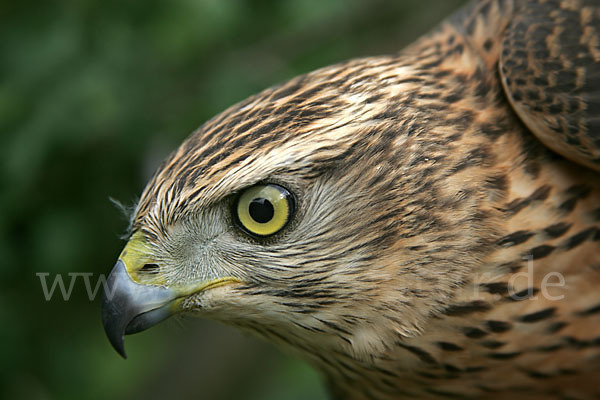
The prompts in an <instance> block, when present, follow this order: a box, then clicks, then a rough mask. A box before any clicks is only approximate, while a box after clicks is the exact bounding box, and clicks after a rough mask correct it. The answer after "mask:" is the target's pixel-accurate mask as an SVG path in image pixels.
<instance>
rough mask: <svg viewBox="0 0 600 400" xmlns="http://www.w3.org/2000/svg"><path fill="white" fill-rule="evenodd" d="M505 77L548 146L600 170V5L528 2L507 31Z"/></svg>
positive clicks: (521, 111) (569, 0) (593, 0)
mask: <svg viewBox="0 0 600 400" xmlns="http://www.w3.org/2000/svg"><path fill="white" fill-rule="evenodd" d="M500 74H501V77H502V83H503V85H504V89H505V91H506V94H507V96H508V98H509V100H510V102H511V103H512V105H513V107H514V109H515V111H516V113H517V114H518V115H519V117H520V118H521V120H522V121H523V122H524V123H525V124H526V125H527V126H528V127H529V129H531V131H532V132H533V133H534V134H535V135H536V136H537V137H538V138H539V139H540V140H541V141H542V142H543V143H544V144H545V145H546V146H548V147H550V148H551V149H553V150H554V151H556V152H558V153H560V154H562V155H563V156H565V157H567V158H569V159H571V160H573V161H575V162H577V163H579V164H583V165H586V166H588V167H590V168H592V169H595V170H597V171H600V2H598V0H546V1H542V0H528V1H524V2H523V3H522V7H520V8H519V9H518V10H517V12H516V14H515V17H514V19H513V20H512V21H511V23H510V24H509V26H508V27H507V29H506V32H505V36H504V39H503V43H502V53H501V55H500Z"/></svg>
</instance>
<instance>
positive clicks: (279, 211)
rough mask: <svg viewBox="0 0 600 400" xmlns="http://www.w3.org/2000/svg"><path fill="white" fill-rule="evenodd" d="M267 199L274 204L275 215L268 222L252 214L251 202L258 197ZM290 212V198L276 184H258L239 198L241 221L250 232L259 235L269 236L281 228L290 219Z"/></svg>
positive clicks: (238, 212) (238, 211) (238, 207)
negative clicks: (258, 219) (260, 220)
mask: <svg viewBox="0 0 600 400" xmlns="http://www.w3.org/2000/svg"><path fill="white" fill-rule="evenodd" d="M261 198H262V199H265V200H267V201H269V202H270V203H271V205H272V206H273V216H272V218H271V219H270V220H268V221H266V222H259V221H256V220H255V219H254V218H253V217H252V216H251V215H250V204H251V203H252V201H254V200H257V199H261ZM289 214H290V204H289V199H288V198H287V196H286V193H285V192H282V190H281V189H279V187H278V186H275V185H256V186H253V187H251V188H249V189H247V190H246V191H245V192H243V193H242V195H241V196H240V198H239V201H238V204H237V216H238V218H239V220H240V223H241V224H242V225H243V227H244V228H245V229H247V230H248V231H249V232H250V233H252V234H255V235H258V236H269V235H273V234H275V233H277V232H278V231H279V230H281V229H282V228H283V227H284V226H285V224H286V223H287V221H288V218H289Z"/></svg>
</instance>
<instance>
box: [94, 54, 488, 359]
mask: <svg viewBox="0 0 600 400" xmlns="http://www.w3.org/2000/svg"><path fill="white" fill-rule="evenodd" d="M414 65H418V63H416V62H415V61H414V60H406V62H402V60H401V59H397V58H393V57H378V58H372V59H369V58H367V59H361V60H356V61H350V62H347V63H343V64H339V65H336V66H332V67H328V68H324V69H321V70H318V71H316V72H313V73H310V74H308V75H304V76H301V77H299V78H296V79H293V80H291V81H289V82H287V83H285V84H282V85H279V86H277V87H274V88H271V89H268V90H266V91H264V92H262V93H260V94H258V95H256V96H254V97H251V98H249V99H248V100H246V101H244V102H242V103H240V104H238V105H235V106H233V107H231V108H230V109H228V110H226V111H225V112H223V113H222V114H220V115H218V116H216V117H215V118H213V119H212V120H210V121H208V122H207V123H205V124H204V125H203V126H202V127H200V128H199V129H198V130H197V131H196V132H194V133H193V134H192V135H191V136H190V137H189V138H188V139H187V140H186V141H185V142H184V143H183V144H182V145H181V146H180V147H179V148H178V149H177V150H176V151H175V152H174V153H173V154H172V155H171V156H170V157H169V158H168V159H167V160H166V161H165V162H164V163H163V164H162V165H161V166H160V168H159V169H158V171H157V172H156V173H155V175H154V177H153V178H152V179H151V181H150V182H149V183H148V185H147V187H146V188H145V190H144V192H143V194H142V196H141V198H140V201H139V203H138V205H137V207H136V209H135V213H134V215H133V218H132V234H131V236H130V239H129V241H128V243H127V245H126V246H125V248H124V250H123V252H122V253H121V255H120V257H119V260H118V262H117V264H116V266H115V268H114V269H113V272H112V273H111V275H110V276H109V278H108V282H107V286H106V289H105V296H104V300H103V323H104V326H105V329H106V332H107V334H108V336H109V338H110V340H111V342H112V343H113V345H114V346H115V348H116V349H117V350H118V351H119V352H120V353H121V354H122V355H124V348H123V335H124V334H126V333H134V332H137V331H140V330H143V329H146V328H148V327H150V326H152V325H154V324H155V323H157V322H159V321H161V320H162V319H164V318H166V317H168V316H170V315H172V314H177V313H181V312H189V313H197V314H200V315H203V316H207V317H209V318H213V319H217V320H220V321H223V322H226V323H228V324H232V325H235V326H237V327H240V328H243V329H249V330H252V331H254V332H256V333H258V334H259V335H261V336H264V337H267V338H269V339H270V340H274V341H276V342H278V343H280V344H283V345H285V346H289V347H291V348H294V349H297V350H298V349H299V350H301V352H302V353H304V354H305V355H306V354H308V355H309V357H310V356H313V357H315V358H318V357H319V354H320V352H322V351H323V350H324V349H328V350H330V349H335V350H336V351H338V352H344V353H346V354H350V355H351V356H352V357H356V358H360V357H366V356H367V355H372V354H374V353H375V352H382V351H385V349H386V343H389V339H390V337H393V338H397V337H398V336H414V335H417V334H418V333H419V332H420V331H421V329H422V325H423V322H424V321H425V320H427V318H429V317H430V316H431V315H433V314H435V313H437V312H440V310H442V309H443V308H444V306H445V305H446V304H448V302H449V300H450V299H451V298H452V297H453V295H454V293H455V291H456V290H457V288H458V287H460V286H461V285H462V284H463V283H464V282H465V281H466V280H467V277H468V275H469V273H470V271H472V269H473V268H474V265H476V263H477V257H478V254H479V250H478V249H481V248H482V247H483V246H485V244H486V243H488V242H489V240H488V239H489V238H488V237H486V236H485V235H483V234H482V232H490V231H492V230H490V229H488V228H487V227H486V229H484V227H483V224H485V222H484V221H485V219H484V218H476V217H474V216H476V215H480V214H478V212H477V211H478V210H480V209H481V207H482V204H483V202H484V197H486V196H487V194H484V191H483V189H482V188H481V180H480V179H478V177H479V176H480V175H482V172H478V171H470V175H469V176H470V177H471V178H469V179H465V176H464V175H463V174H461V173H460V170H456V171H454V173H450V172H449V171H450V168H451V166H452V163H451V162H448V160H447V157H449V155H451V154H452V148H453V146H458V145H459V143H457V139H456V138H457V137H459V135H460V134H462V133H463V132H464V131H465V130H467V129H471V128H470V126H469V121H467V120H466V119H465V118H462V119H461V118H458V117H460V116H463V117H464V109H463V108H461V105H460V104H454V105H452V106H451V107H450V106H449V107H448V108H447V109H440V107H439V106H437V107H436V105H435V104H433V103H428V102H419V101H418V95H419V93H423V92H424V91H426V90H428V86H427V84H426V83H423V79H424V78H423V77H425V76H426V73H423V72H420V71H418V70H415V69H414V67H412V66H414ZM415 75H419V76H421V79H420V80H416V79H409V78H410V77H413V76H415ZM452 79H453V78H452V77H450V76H446V77H443V76H442V77H438V78H437V79H436V82H437V83H439V82H443V81H444V80H446V81H447V82H448V84H451V83H452V82H453V81H452ZM461 82H463V81H461V80H457V81H456V82H454V83H453V84H455V85H458V84H460V83H461ZM449 138H454V139H453V140H451V139H449ZM467 146H474V147H475V146H477V143H471V144H467ZM463 153H464V151H463ZM478 174H479V175H478ZM488 192H489V191H488Z"/></svg>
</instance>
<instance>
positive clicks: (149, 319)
mask: <svg viewBox="0 0 600 400" xmlns="http://www.w3.org/2000/svg"><path fill="white" fill-rule="evenodd" d="M177 297H178V296H177V294H176V293H175V291H173V290H171V289H168V288H165V287H161V286H154V285H141V284H139V283H136V282H134V281H133V280H132V279H131V277H130V276H129V274H128V273H127V269H126V268H125V263H124V262H123V261H122V260H121V259H119V260H118V261H117V263H116V265H115V266H114V268H113V270H112V271H111V273H110V275H109V276H108V279H107V281H106V285H105V287H104V292H103V296H102V325H103V326H104V331H105V332H106V335H107V336H108V339H109V340H110V343H111V344H112V345H113V347H114V348H115V350H116V351H117V352H118V353H119V354H120V355H121V356H122V357H123V358H127V356H126V354H125V345H124V336H125V335H130V334H132V333H137V332H141V331H143V330H145V329H148V328H150V327H151V326H153V325H156V324H158V323H159V322H161V321H163V320H165V319H166V318H168V317H170V316H171V315H173V314H174V313H175V302H174V300H175V299H176V298H177Z"/></svg>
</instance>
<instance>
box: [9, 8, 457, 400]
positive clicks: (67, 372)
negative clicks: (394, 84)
mask: <svg viewBox="0 0 600 400" xmlns="http://www.w3.org/2000/svg"><path fill="white" fill-rule="evenodd" d="M463 2H464V1H463V0H438V1H436V0H409V1H382V0H360V1H359V0H339V1H334V0H285V1H284V0H279V1H277V0H273V1H266V0H262V1H250V0H235V1H234V0H196V1H195V0H171V1H156V0H146V1H138V2H125V1H113V0H71V1H63V2H44V1H31V0H23V1H16V0H13V1H12V2H11V1H8V2H7V1H3V2H0V79H1V80H0V82H1V83H0V163H1V169H0V182H1V188H2V189H1V194H0V267H1V272H2V278H1V279H0V398H3V399H4V398H6V399H9V398H10V399H80V398H86V399H101V398H117V399H120V398H129V399H142V398H144V399H147V398H163V397H167V396H169V397H174V398H181V399H238V398H239V399H273V400H274V399H324V398H325V396H326V394H325V390H324V389H323V384H322V381H321V378H320V377H319V375H318V374H317V373H316V372H314V371H313V370H312V369H311V368H310V367H308V366H307V365H306V364H304V363H302V362H301V361H299V360H296V359H294V358H291V357H288V356H286V355H284V354H282V353H280V352H279V351H278V350H277V349H275V348H274V347H272V346H271V345H269V344H267V343H263V342H261V341H259V340H257V339H254V338H252V337H246V336H244V335H241V334H240V333H238V332H237V331H235V330H234V329H233V328H229V327H225V326H221V325H219V324H217V323H215V322H212V321H204V320H199V319H191V318H185V319H172V320H169V321H167V322H166V323H163V324H161V325H159V326H157V327H156V328H153V329H151V330H149V331H147V332H144V333H141V334H138V335H136V336H131V337H128V340H127V341H126V344H127V350H128V355H129V359H128V360H127V361H124V360H122V359H121V358H119V356H118V355H117V353H116V352H114V351H113V350H112V348H111V347H110V345H109V343H108V341H107V340H106V338H105V337H104V333H103V330H102V326H101V323H100V307H99V296H98V297H97V298H96V299H94V300H93V301H92V300H90V299H89V296H88V294H87V291H86V287H85V284H84V280H83V279H82V277H81V276H79V277H77V278H75V279H76V280H75V281H74V285H73V292H72V294H71V296H70V299H69V300H68V301H65V300H63V296H62V294H61V293H60V291H59V289H58V288H57V289H56V291H55V292H54V294H53V296H52V299H51V300H49V301H46V300H45V296H44V292H43V289H42V285H41V278H40V277H39V276H38V275H36V274H37V273H42V272H43V273H48V274H49V275H48V276H47V277H46V279H47V283H48V285H49V286H50V285H51V284H52V282H53V281H54V279H55V278H56V276H62V277H63V278H64V282H65V285H66V286H67V288H68V286H69V284H70V279H71V277H69V275H68V273H70V272H71V273H72V272H85V273H93V275H92V276H91V277H90V278H91V279H90V282H91V284H92V289H93V288H94V287H95V285H96V282H97V280H98V277H99V276H100V274H106V273H108V272H109V271H110V269H111V267H112V265H113V263H114V261H115V259H116V257H117V255H118V254H119V252H120V250H121V247H122V246H123V242H122V241H121V239H120V238H119V236H120V234H121V233H123V231H124V229H125V227H126V224H127V222H126V220H125V218H124V217H123V215H122V214H121V212H120V211H119V210H118V209H117V208H116V207H115V206H114V205H113V204H111V202H110V201H109V198H110V197H112V198H115V199H118V200H120V201H121V202H123V203H124V204H126V205H132V204H133V203H134V202H135V199H136V196H137V195H138V194H139V193H140V192H141V190H142V188H143V186H144V184H145V182H146V180H147V179H148V178H149V176H150V175H151V173H152V171H153V170H154V168H156V167H157V165H158V163H159V162H160V161H161V160H162V159H163V158H164V157H165V156H166V155H167V154H168V153H169V152H170V151H171V150H173V149H174V148H175V147H176V146H177V145H178V144H179V143H180V142H181V141H182V140H183V139H184V138H185V137H186V136H187V135H188V134H189V133H190V132H191V131H192V130H194V129H195V128H196V127H197V126H199V125H200V124H201V123H203V122H204V121H206V120H207V119H208V118H210V117H212V116H213V115H215V114H216V113H218V112H219V111H221V110H223V109H225V108H226V107H228V106H229V105H232V104H233V103H235V102H238V101H240V100H242V99H243V98H245V97H247V96H248V95H251V94H253V93H256V92H258V91H260V90H261V89H263V88H266V87H268V86H271V85H273V84H275V83H278V82H281V81H283V80H286V79H288V78H291V77H293V76H295V75H298V74H301V73H304V72H308V71H310V70H313V69H316V68H318V67H322V66H325V65H328V64H331V63H334V62H337V61H342V60H345V59H348V58H353V57H359V56H363V55H377V54H383V53H392V52H395V51H396V50H398V49H400V48H402V47H403V46H405V45H406V44H408V43H410V42H411V41H413V40H414V39H415V38H416V37H418V36H419V35H421V34H423V33H425V32H427V31H428V30H429V29H431V28H432V27H433V26H435V24H436V22H437V21H439V20H440V19H441V18H443V17H444V16H446V15H448V14H449V13H451V11H452V10H454V9H456V8H457V7H458V6H459V4H461V3H463Z"/></svg>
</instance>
